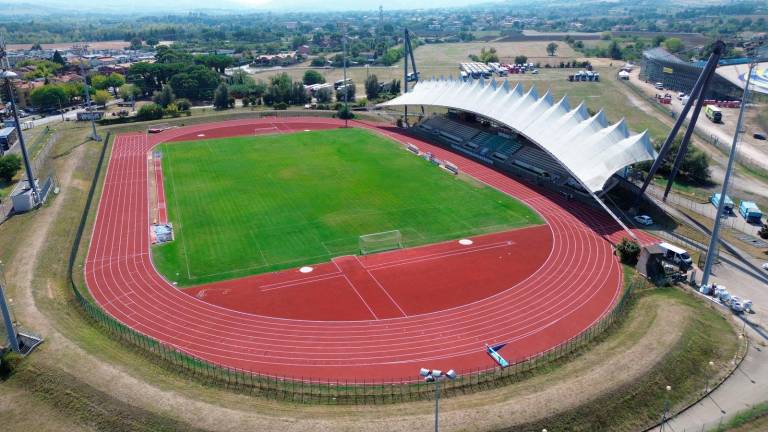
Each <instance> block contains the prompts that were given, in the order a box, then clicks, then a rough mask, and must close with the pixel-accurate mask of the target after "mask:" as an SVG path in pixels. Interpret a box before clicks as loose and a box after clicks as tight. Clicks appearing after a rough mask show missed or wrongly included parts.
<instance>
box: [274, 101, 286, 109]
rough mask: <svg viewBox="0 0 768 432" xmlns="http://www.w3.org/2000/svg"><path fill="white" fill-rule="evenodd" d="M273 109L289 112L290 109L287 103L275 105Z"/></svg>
mask: <svg viewBox="0 0 768 432" xmlns="http://www.w3.org/2000/svg"><path fill="white" fill-rule="evenodd" d="M272 108H274V109H276V110H280V111H283V110H287V109H288V104H287V103H285V102H278V103H276V104H274V105H273V106H272Z"/></svg>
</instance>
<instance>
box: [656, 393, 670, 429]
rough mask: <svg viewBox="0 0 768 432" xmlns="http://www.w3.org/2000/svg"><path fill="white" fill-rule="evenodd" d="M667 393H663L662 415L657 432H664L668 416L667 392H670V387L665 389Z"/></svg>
mask: <svg viewBox="0 0 768 432" xmlns="http://www.w3.org/2000/svg"><path fill="white" fill-rule="evenodd" d="M666 390H667V392H666V393H664V413H663V414H662V415H661V427H660V428H659V432H664V425H665V424H666V423H667V417H668V415H669V392H671V391H672V387H671V386H667V387H666Z"/></svg>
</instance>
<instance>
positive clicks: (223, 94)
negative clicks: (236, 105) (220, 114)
mask: <svg viewBox="0 0 768 432" xmlns="http://www.w3.org/2000/svg"><path fill="white" fill-rule="evenodd" d="M213 107H214V108H216V109H218V110H225V109H227V108H229V88H228V87H227V85H226V84H224V83H221V84H219V86H218V87H217V88H216V91H215V92H214V93H213Z"/></svg>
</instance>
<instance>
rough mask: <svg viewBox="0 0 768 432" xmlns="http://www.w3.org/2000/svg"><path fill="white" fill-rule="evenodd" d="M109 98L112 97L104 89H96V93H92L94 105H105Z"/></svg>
mask: <svg viewBox="0 0 768 432" xmlns="http://www.w3.org/2000/svg"><path fill="white" fill-rule="evenodd" d="M110 99H112V95H110V94H109V92H108V91H106V90H96V93H94V95H93V102H94V103H95V104H96V105H106V104H107V102H109V100H110Z"/></svg>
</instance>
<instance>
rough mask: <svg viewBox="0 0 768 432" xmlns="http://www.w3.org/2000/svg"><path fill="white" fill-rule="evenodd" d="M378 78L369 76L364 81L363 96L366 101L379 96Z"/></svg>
mask: <svg viewBox="0 0 768 432" xmlns="http://www.w3.org/2000/svg"><path fill="white" fill-rule="evenodd" d="M379 89H380V87H379V78H378V77H377V76H376V75H369V76H368V78H366V79H365V95H366V96H367V97H368V100H374V99H376V97H378V96H379Z"/></svg>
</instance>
